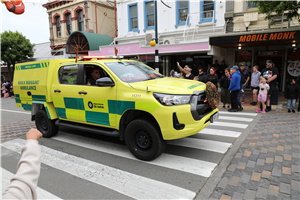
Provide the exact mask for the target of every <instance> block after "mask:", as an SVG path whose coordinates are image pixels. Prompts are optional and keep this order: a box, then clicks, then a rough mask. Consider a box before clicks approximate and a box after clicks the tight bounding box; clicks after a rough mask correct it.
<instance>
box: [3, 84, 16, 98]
mask: <svg viewBox="0 0 300 200" xmlns="http://www.w3.org/2000/svg"><path fill="white" fill-rule="evenodd" d="M1 91H2V92H1V93H2V95H1V96H3V97H4V98H8V97H11V94H12V93H13V82H10V81H5V82H4V83H2V87H1Z"/></svg>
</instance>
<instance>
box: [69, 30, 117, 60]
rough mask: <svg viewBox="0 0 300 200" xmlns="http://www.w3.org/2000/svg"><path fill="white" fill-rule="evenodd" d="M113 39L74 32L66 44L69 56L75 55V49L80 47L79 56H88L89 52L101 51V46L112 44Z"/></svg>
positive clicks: (101, 35)
mask: <svg viewBox="0 0 300 200" xmlns="http://www.w3.org/2000/svg"><path fill="white" fill-rule="evenodd" d="M112 41H113V39H112V38H111V37H110V36H108V35H104V34H97V33H89V32H82V31H74V32H72V33H71V35H70V36H69V38H68V40H67V43H66V52H67V54H75V51H74V48H76V45H78V53H79V54H87V53H88V51H93V50H99V46H104V45H109V44H111V43H112Z"/></svg>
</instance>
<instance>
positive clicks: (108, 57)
mask: <svg viewBox="0 0 300 200" xmlns="http://www.w3.org/2000/svg"><path fill="white" fill-rule="evenodd" d="M122 58H124V56H83V60H92V59H97V60H102V59H122Z"/></svg>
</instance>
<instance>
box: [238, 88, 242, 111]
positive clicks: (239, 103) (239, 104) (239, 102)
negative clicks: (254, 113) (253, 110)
mask: <svg viewBox="0 0 300 200" xmlns="http://www.w3.org/2000/svg"><path fill="white" fill-rule="evenodd" d="M240 93H241V90H239V92H238V95H237V103H238V106H239V107H240V108H242V104H241V101H240Z"/></svg>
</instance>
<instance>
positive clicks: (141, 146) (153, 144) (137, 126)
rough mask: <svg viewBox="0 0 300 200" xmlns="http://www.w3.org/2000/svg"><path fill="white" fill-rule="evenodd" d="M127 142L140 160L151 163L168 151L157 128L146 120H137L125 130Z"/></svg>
mask: <svg viewBox="0 0 300 200" xmlns="http://www.w3.org/2000/svg"><path fill="white" fill-rule="evenodd" d="M125 142H126V145H127V147H128V149H129V151H130V152H131V153H132V154H133V155H134V156H135V157H136V158H138V159H140V160H145V161H151V160H154V159H155V158H157V157H158V156H160V155H161V154H162V153H163V152H164V150H165V149H166V145H167V144H166V141H165V140H164V139H163V138H162V136H161V134H160V131H159V130H158V127H157V126H154V125H153V124H152V123H150V122H148V121H146V120H144V119H136V120H133V121H132V122H130V123H129V124H128V126H127V127H126V130H125Z"/></svg>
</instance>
